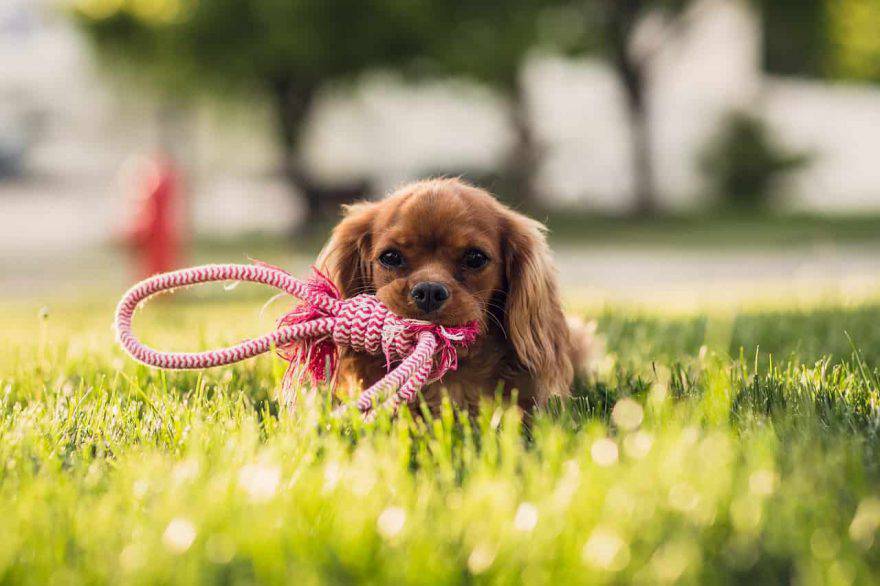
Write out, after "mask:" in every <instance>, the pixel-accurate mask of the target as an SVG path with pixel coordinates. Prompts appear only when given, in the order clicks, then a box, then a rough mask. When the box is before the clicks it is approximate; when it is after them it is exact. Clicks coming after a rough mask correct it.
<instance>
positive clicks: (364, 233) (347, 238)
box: [317, 202, 377, 297]
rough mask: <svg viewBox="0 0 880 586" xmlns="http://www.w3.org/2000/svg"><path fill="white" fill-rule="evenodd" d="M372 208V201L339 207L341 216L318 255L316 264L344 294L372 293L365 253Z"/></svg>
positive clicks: (373, 205)
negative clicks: (341, 210) (342, 214)
mask: <svg viewBox="0 0 880 586" xmlns="http://www.w3.org/2000/svg"><path fill="white" fill-rule="evenodd" d="M376 208H377V204H375V203H373V202H361V203H356V204H352V205H348V206H343V211H344V214H345V217H344V218H343V219H342V221H341V222H340V223H339V224H338V225H337V226H336V227H335V228H334V229H333V234H332V235H331V236H330V240H329V241H328V242H327V244H326V245H325V246H324V249H323V250H322V251H321V254H320V255H318V261H317V266H318V267H319V268H320V269H321V270H322V271H324V272H325V273H326V274H327V276H328V277H330V279H332V280H333V282H334V283H335V284H336V286H337V287H339V290H340V291H342V294H343V296H344V297H353V296H355V295H358V294H360V293H374V291H373V290H372V286H373V276H372V269H371V266H370V257H369V255H370V246H371V241H372V224H373V218H374V216H375V215H376Z"/></svg>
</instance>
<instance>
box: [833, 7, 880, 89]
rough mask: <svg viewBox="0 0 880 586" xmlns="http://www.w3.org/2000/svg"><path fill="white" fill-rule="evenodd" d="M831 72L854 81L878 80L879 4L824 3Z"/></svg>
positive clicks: (879, 79)
mask: <svg viewBox="0 0 880 586" xmlns="http://www.w3.org/2000/svg"><path fill="white" fill-rule="evenodd" d="M826 4H827V9H828V20H829V29H830V35H829V36H830V37H831V43H830V44H831V59H830V65H831V73H832V75H834V76H836V77H840V78H843V79H850V80H857V81H880V2H878V0H826Z"/></svg>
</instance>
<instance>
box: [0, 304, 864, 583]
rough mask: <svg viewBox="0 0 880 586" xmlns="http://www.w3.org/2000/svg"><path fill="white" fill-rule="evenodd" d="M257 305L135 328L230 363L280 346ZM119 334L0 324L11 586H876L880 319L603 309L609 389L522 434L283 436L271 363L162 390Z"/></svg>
mask: <svg viewBox="0 0 880 586" xmlns="http://www.w3.org/2000/svg"><path fill="white" fill-rule="evenodd" d="M258 305H259V304H255V303H253V301H252V300H248V301H246V302H225V301H223V300H222V299H219V298H218V297H217V296H213V297H212V296H206V297H199V298H197V302H193V301H192V298H188V297H187V298H184V299H183V300H182V301H181V302H176V303H165V302H163V303H156V304H153V305H151V306H150V309H149V310H148V311H147V312H146V313H145V314H144V315H143V316H142V317H141V318H140V320H139V323H138V328H139V331H143V332H144V336H145V338H146V339H147V340H148V341H150V342H152V343H154V344H156V345H161V346H163V347H170V348H180V349H182V348H187V347H189V348H192V347H193V346H194V345H201V346H202V347H205V346H207V345H212V346H213V345H216V344H220V343H229V342H232V341H235V340H237V339H240V338H241V337H243V336H246V335H252V334H255V333H257V332H259V331H261V330H262V329H265V328H267V327H269V326H270V324H271V319H270V318H269V317H259V316H257V315H256V309H255V308H256V307H257V306H258ZM111 312H112V306H111V305H108V304H105V303H97V304H87V303H79V302H68V303H61V304H59V305H57V306H53V307H51V308H49V310H48V312H43V317H40V315H39V312H38V308H36V307H28V306H26V305H6V306H0V323H2V324H3V326H4V327H3V328H2V332H0V582H3V583H37V584H44V583H82V582H87V583H104V582H115V583H126V584H128V583H134V584H137V583H156V582H160V583H191V582H224V583H241V582H244V583H251V582H255V581H256V582H268V583H318V582H322V583H323V582H333V583H336V582H371V583H389V582H409V583H426V584H427V583H430V584H437V583H469V582H492V583H518V582H526V583H549V582H559V583H568V582H579V583H603V582H606V583H608V582H611V583H616V582H621V581H638V582H646V583H658V582H664V583H676V582H681V583H734V582H736V583H739V582H762V583H768V582H769V583H778V582H793V581H794V582H799V583H834V584H849V583H872V582H876V581H877V580H878V579H880V544H878V543H877V537H878V536H877V530H878V527H880V493H878V487H880V460H878V453H877V446H878V445H880V444H878V440H880V437H878V435H880V407H878V405H880V403H878V400H880V395H878V393H880V389H878V384H877V379H878V376H880V371H878V369H877V368H876V365H877V364H878V359H880V330H878V328H877V327H876V324H877V323H880V305H870V304H869V305H863V306H859V307H856V308H826V309H821V310H818V309H817V310H799V311H796V312H795V311H792V312H778V311H774V312H761V311H755V312H751V313H743V314H735V315H730V314H724V315H714V314H712V315H698V316H684V317H670V316H663V315H632V314H630V313H622V312H620V311H616V310H613V309H612V310H607V311H605V312H604V313H603V314H602V315H601V316H600V318H599V319H600V324H601V330H602V331H603V332H604V333H605V334H606V336H607V337H608V347H609V351H610V355H609V358H608V360H607V361H606V363H605V364H604V365H603V369H602V372H601V373H600V375H599V376H598V377H597V380H594V381H592V382H589V383H587V384H582V385H579V386H578V388H577V389H576V390H577V397H576V398H574V399H572V400H568V401H564V402H561V401H560V402H555V403H553V404H551V405H550V406H549V407H548V409H547V410H546V411H545V412H542V413H540V414H539V415H538V416H537V417H536V419H535V420H534V422H533V423H532V425H531V426H530V427H529V428H528V429H526V428H524V426H523V425H522V423H521V421H520V418H519V415H518V413H517V412H516V411H514V410H510V409H506V408H504V406H503V405H500V404H498V403H495V402H492V401H487V402H486V405H485V408H484V409H483V410H482V412H481V413H480V415H479V417H477V418H475V419H473V420H469V419H467V418H466V417H463V416H462V415H461V414H459V413H457V412H455V410H454V409H452V408H451V407H449V406H446V408H444V409H443V411H442V413H440V414H438V415H437V416H431V415H430V414H426V416H425V418H414V417H412V416H410V415H409V414H408V413H404V414H403V415H402V416H401V417H400V418H398V419H397V420H395V421H389V420H388V419H387V418H385V417H380V418H379V419H378V420H377V421H376V422H375V423H371V424H364V423H362V422H361V421H359V420H357V419H342V420H339V419H333V418H331V417H329V416H328V410H327V405H326V404H325V403H324V402H323V401H320V400H319V401H316V402H315V403H314V404H311V405H307V406H303V408H301V409H299V410H298V411H296V412H295V413H292V414H291V413H288V412H286V411H284V410H282V409H279V406H278V405H277V403H276V402H275V401H274V400H273V399H272V396H273V395H272V390H273V389H274V388H275V387H276V384H277V381H278V377H279V375H280V372H279V367H280V365H279V364H278V363H277V362H276V361H275V360H273V359H269V358H262V359H259V360H255V361H251V362H248V363H245V364H243V365H239V366H236V367H234V368H222V369H216V370H212V371H207V372H204V373H167V374H163V373H160V372H155V371H151V370H149V369H147V368H144V367H141V366H138V365H135V364H132V363H131V362H130V361H129V360H127V359H125V358H124V357H123V355H122V354H121V353H120V351H119V350H117V349H116V348H115V346H114V345H113V344H112V341H111V333H110V331H109V322H110V314H111ZM847 333H849V336H850V337H851V338H852V342H851V341H850V339H849V338H848V337H847ZM855 348H860V349H861V351H860V352H856V351H855Z"/></svg>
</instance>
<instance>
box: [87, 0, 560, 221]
mask: <svg viewBox="0 0 880 586" xmlns="http://www.w3.org/2000/svg"><path fill="white" fill-rule="evenodd" d="M71 1H72V2H74V15H75V17H76V19H77V21H78V22H79V23H80V24H81V25H82V28H84V29H85V30H86V31H87V32H88V33H89V35H90V37H91V38H92V39H93V40H94V41H95V45H96V46H97V47H98V49H99V50H100V53H101V54H103V55H104V56H105V57H108V58H110V59H113V60H118V59H122V60H123V61H124V63H126V64H129V65H130V64H132V63H133V64H135V65H136V67H130V66H129V67H126V68H125V69H127V70H128V71H132V70H136V71H138V72H141V73H142V74H143V75H142V76H143V77H144V78H145V79H148V80H149V81H150V82H152V84H153V86H154V87H165V88H167V87H171V88H174V89H178V88H179V87H182V86H188V87H193V86H195V87H196V88H197V89H198V90H201V91H209V92H214V93H221V94H230V93H231V90H234V89H239V88H247V89H253V88H256V89H257V90H258V91H260V92H263V93H265V94H267V95H269V96H271V99H272V103H273V106H274V110H275V112H276V116H277V120H278V137H279V144H280V146H281V150H282V159H283V161H284V169H285V174H286V176H287V178H288V180H289V181H290V183H291V184H292V185H293V186H294V187H296V188H297V190H298V191H299V192H300V193H301V194H303V195H304V196H305V198H306V201H307V204H308V212H309V217H310V218H311V219H314V218H317V217H319V216H320V215H321V214H322V212H324V211H325V210H326V209H327V208H329V207H334V208H335V204H336V203H337V202H335V201H332V198H329V199H330V201H328V197H327V195H328V194H327V192H326V190H322V189H321V188H320V186H318V185H316V184H315V183H314V181H313V180H312V179H311V177H310V175H309V171H308V169H306V168H305V165H304V164H303V162H302V160H301V158H300V157H299V150H300V148H299V147H300V140H301V136H302V129H303V125H304V122H305V120H306V118H307V115H308V113H309V111H310V109H311V107H312V104H313V101H314V99H315V95H316V93H317V91H318V89H319V88H320V87H321V86H323V85H324V84H326V83H328V82H332V81H337V80H344V79H354V78H355V77H356V76H357V75H359V74H361V73H363V72H365V71H367V70H370V69H374V68H384V69H392V70H397V71H402V72H405V73H407V74H412V75H415V76H427V75H449V74H452V75H464V76H470V77H472V78H475V79H478V80H480V81H482V82H485V83H488V84H489V85H491V86H492V87H494V88H496V89H500V90H501V91H503V92H504V93H505V94H506V95H508V96H510V97H511V101H512V112H513V114H512V119H513V121H514V128H515V130H516V133H517V137H518V141H517V148H516V149H514V151H515V156H514V157H512V161H513V162H512V164H511V165H509V166H508V167H509V170H510V171H511V173H516V174H517V175H518V180H517V181H516V183H517V184H518V185H521V186H522V187H523V188H522V194H521V195H522V197H524V198H528V197H530V196H531V193H532V189H531V186H532V177H533V175H534V171H535V169H536V166H537V158H536V156H535V148H534V141H533V139H532V133H531V127H530V124H529V121H528V118H527V116H526V114H525V105H524V101H523V99H522V91H521V88H520V87H519V77H518V76H519V73H520V67H521V63H522V61H523V59H524V57H525V55H526V53H527V52H528V50H529V49H531V48H532V46H534V44H535V43H536V42H537V41H538V36H539V29H540V24H539V23H540V19H539V15H540V12H541V11H543V10H544V9H546V8H547V7H548V6H559V5H566V4H570V2H571V0H497V1H488V2H472V1H470V0H198V1H197V0H71Z"/></svg>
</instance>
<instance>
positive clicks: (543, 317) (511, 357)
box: [318, 178, 591, 411]
mask: <svg viewBox="0 0 880 586" xmlns="http://www.w3.org/2000/svg"><path fill="white" fill-rule="evenodd" d="M545 233H546V228H545V227H544V225H543V224H541V223H540V222H537V221H536V220H533V219H531V218H528V217H526V216H524V215H523V214H520V213H518V212H516V211H514V210H512V209H510V208H509V207H507V206H505V205H503V204H502V203H501V202H499V201H498V200H497V199H495V198H494V197H493V196H492V195H490V194H489V193H488V192H487V191H485V190H483V189H480V188H478V187H475V186H473V185H471V184H469V183H466V182H464V181H462V180H460V179H447V178H444V179H430V180H425V181H419V182H416V183H412V184H409V185H406V186H404V187H402V188H400V189H399V190H397V191H395V192H394V193H393V194H391V195H390V196H388V197H387V198H385V199H383V200H381V201H367V202H361V203H356V204H353V205H349V206H345V207H344V218H343V219H342V221H341V222H340V223H339V224H338V225H337V226H336V227H335V228H334V230H333V232H332V235H331V237H330V240H329V242H328V243H327V245H326V246H325V247H324V250H323V251H322V253H321V254H320V256H319V260H318V268H319V269H321V270H322V271H323V272H324V273H325V274H326V275H328V276H329V277H330V279H331V280H333V282H334V283H335V284H336V286H337V287H338V288H339V290H340V291H341V292H342V294H343V295H344V296H345V297H352V296H354V295H358V294H360V293H370V294H373V295H376V296H377V297H378V298H379V299H380V300H381V301H382V302H383V303H385V305H387V306H388V307H389V308H390V309H391V310H392V311H393V312H394V313H396V314H397V315H399V316H402V317H407V318H414V319H419V320H427V321H430V322H433V323H436V324H440V325H460V324H464V323H467V322H470V321H476V322H477V323H478V324H479V327H480V336H479V337H478V340H477V342H476V343H475V344H473V345H472V346H470V347H469V348H467V349H464V350H460V351H459V362H458V369H457V370H455V371H450V372H448V373H447V374H446V375H445V376H444V377H443V379H442V380H441V381H438V382H435V383H433V384H430V385H428V386H427V387H425V388H424V389H423V390H422V397H423V399H424V400H425V401H427V403H428V405H429V407H431V408H432V409H436V407H437V406H438V405H439V404H440V400H441V398H442V396H443V392H444V391H445V392H446V393H448V396H449V397H450V399H451V400H452V401H453V403H455V404H457V405H458V406H460V407H464V408H466V409H468V410H470V411H474V410H476V409H477V407H478V405H479V403H480V399H481V397H484V396H490V397H491V396H494V395H495V393H497V392H498V391H499V390H500V391H501V393H502V395H503V397H504V398H506V399H509V398H510V397H512V396H513V394H514V393H516V397H517V402H518V404H519V406H520V407H521V408H523V409H524V410H526V411H531V410H532V409H534V408H535V407H540V406H542V405H544V404H545V403H546V402H547V400H548V398H549V397H551V396H560V397H565V396H568V395H569V393H570V389H571V386H572V381H573V378H574V376H575V370H576V368H577V367H579V366H580V365H581V364H584V363H585V361H586V360H587V359H588V356H589V354H590V351H591V348H590V346H591V340H590V333H589V331H588V329H587V328H586V327H585V324H583V323H582V322H576V321H575V322H572V323H569V321H567V320H566V317H565V315H564V314H563V310H562V305H561V301H560V295H559V286H558V284H557V277H556V269H555V267H554V265H553V260H552V257H551V253H550V249H549V247H548V245H547V239H546V236H545ZM340 368H341V371H340V374H341V379H340V380H342V381H347V382H348V383H349V384H353V385H355V386H356V387H357V386H359V387H365V386H369V385H370V384H372V383H373V382H375V381H377V380H378V379H380V378H381V377H382V376H383V375H384V374H385V373H386V364H385V359H384V357H381V356H369V355H365V354H359V353H350V352H349V353H346V352H343V355H342V356H341V359H340Z"/></svg>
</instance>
